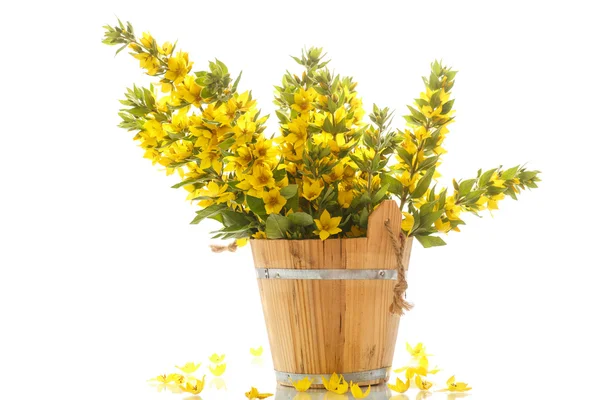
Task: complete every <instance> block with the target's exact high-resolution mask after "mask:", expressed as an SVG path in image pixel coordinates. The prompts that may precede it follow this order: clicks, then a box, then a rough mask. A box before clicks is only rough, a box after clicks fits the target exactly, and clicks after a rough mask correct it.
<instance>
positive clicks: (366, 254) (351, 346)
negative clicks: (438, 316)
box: [250, 200, 412, 387]
mask: <svg viewBox="0 0 600 400" xmlns="http://www.w3.org/2000/svg"><path fill="white" fill-rule="evenodd" d="M401 216H402V214H401V213H400V210H399V208H398V205H397V204H396V203H395V202H394V201H391V200H390V201H385V202H383V203H381V205H380V206H379V207H378V208H377V209H376V210H375V211H373V213H372V214H371V216H370V217H369V224H368V230H367V237H364V238H355V239H354V238H353V239H328V240H325V241H321V240H319V239H315V240H312V239H311V240H251V242H250V243H251V247H252V255H253V257H254V266H255V268H256V274H257V280H258V287H259V289H260V296H261V301H262V306H263V312H264V316H265V322H266V324H267V331H268V335H269V342H270V345H271V353H272V356H273V365H274V367H275V374H276V379H277V381H278V382H279V383H280V384H282V385H290V382H289V379H292V380H294V381H295V380H298V379H302V378H303V377H305V376H308V377H309V378H314V379H315V380H314V384H315V386H317V387H319V385H318V384H320V383H321V375H324V376H326V377H327V378H328V377H329V375H331V374H333V373H334V372H336V373H338V374H340V373H341V374H343V375H344V378H345V379H346V381H348V382H350V380H352V381H353V382H354V383H358V384H359V385H367V384H369V385H374V384H378V383H382V382H385V381H387V380H388V378H389V370H390V368H391V366H392V359H393V357H394V348H395V345H396V336H397V333H398V322H399V320H400V318H399V316H397V315H393V314H391V313H390V311H389V306H390V304H391V303H392V299H393V287H394V285H395V283H396V277H397V260H396V256H395V253H394V248H393V245H392V241H391V239H390V237H389V236H388V235H389V234H388V231H387V230H386V228H385V226H384V223H385V221H386V220H389V221H390V223H391V227H392V228H393V231H394V234H395V235H397V236H399V235H400V223H401ZM411 247H412V238H409V239H408V240H407V242H406V245H405V252H404V255H403V261H404V265H405V266H408V262H409V258H410V249H411Z"/></svg>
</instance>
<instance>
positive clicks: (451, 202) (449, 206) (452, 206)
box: [444, 196, 462, 220]
mask: <svg viewBox="0 0 600 400" xmlns="http://www.w3.org/2000/svg"><path fill="white" fill-rule="evenodd" d="M444 208H445V209H446V216H447V217H448V219H449V220H457V219H459V216H460V212H461V211H462V209H461V208H460V206H457V205H456V200H455V199H454V196H450V197H448V198H447V199H446V206H445V207H444Z"/></svg>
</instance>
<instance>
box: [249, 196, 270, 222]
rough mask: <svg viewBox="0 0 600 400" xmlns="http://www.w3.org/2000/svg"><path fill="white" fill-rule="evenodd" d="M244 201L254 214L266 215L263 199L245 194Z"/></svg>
mask: <svg viewBox="0 0 600 400" xmlns="http://www.w3.org/2000/svg"><path fill="white" fill-rule="evenodd" d="M246 203H248V207H250V210H251V211H252V212H253V213H254V214H256V215H258V216H260V217H263V216H265V215H267V211H266V210H265V202H264V201H263V199H260V198H258V197H253V196H248V195H246ZM262 219H264V218H262Z"/></svg>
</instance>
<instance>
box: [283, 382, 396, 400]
mask: <svg viewBox="0 0 600 400" xmlns="http://www.w3.org/2000/svg"><path fill="white" fill-rule="evenodd" d="M391 396H392V393H391V391H390V389H389V388H388V387H387V385H376V386H371V394H370V395H369V396H368V398H369V399H373V400H389V399H390V397H391ZM353 399H354V396H352V394H351V393H350V392H348V393H346V394H337V393H333V392H328V391H326V390H325V389H309V390H308V391H306V392H297V391H296V389H294V388H293V387H288V386H281V385H278V386H277V389H276V391H275V400H353ZM394 399H396V400H406V399H404V398H403V397H398V398H394Z"/></svg>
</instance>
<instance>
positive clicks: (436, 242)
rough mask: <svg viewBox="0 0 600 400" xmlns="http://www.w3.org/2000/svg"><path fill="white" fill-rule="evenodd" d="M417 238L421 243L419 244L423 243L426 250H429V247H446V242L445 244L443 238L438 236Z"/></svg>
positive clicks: (420, 236)
mask: <svg viewBox="0 0 600 400" xmlns="http://www.w3.org/2000/svg"><path fill="white" fill-rule="evenodd" d="M415 237H416V238H417V240H418V241H419V243H421V244H422V245H423V247H425V248H426V249H427V248H429V247H435V246H445V245H446V242H444V241H443V240H442V238H440V237H437V236H423V235H417V236H415Z"/></svg>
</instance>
